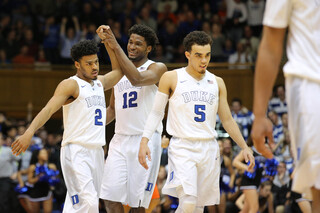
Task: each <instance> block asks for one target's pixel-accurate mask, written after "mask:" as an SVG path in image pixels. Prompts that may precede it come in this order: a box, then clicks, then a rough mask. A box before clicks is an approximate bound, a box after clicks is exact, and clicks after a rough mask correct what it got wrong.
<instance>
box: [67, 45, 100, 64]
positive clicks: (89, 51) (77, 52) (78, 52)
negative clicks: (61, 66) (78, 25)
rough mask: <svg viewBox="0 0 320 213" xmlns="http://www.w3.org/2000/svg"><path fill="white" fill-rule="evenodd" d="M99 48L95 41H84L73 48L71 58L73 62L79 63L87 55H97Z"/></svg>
mask: <svg viewBox="0 0 320 213" xmlns="http://www.w3.org/2000/svg"><path fill="white" fill-rule="evenodd" d="M98 51H99V48H98V46H97V44H96V43H95V42H94V41H93V40H84V41H80V42H79V43H77V44H75V45H73V46H72V48H71V58H72V60H73V61H78V62H79V60H80V59H81V58H82V57H83V56H87V55H94V54H97V53H98Z"/></svg>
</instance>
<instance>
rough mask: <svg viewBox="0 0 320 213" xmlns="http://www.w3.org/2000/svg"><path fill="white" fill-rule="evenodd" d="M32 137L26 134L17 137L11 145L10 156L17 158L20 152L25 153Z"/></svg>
mask: <svg viewBox="0 0 320 213" xmlns="http://www.w3.org/2000/svg"><path fill="white" fill-rule="evenodd" d="M31 138H32V135H31V136H30V135H28V134H27V133H25V134H23V135H21V136H20V137H18V138H17V139H16V140H15V141H14V142H13V143H12V145H11V148H12V150H11V151H12V154H14V155H16V156H18V155H20V153H21V152H25V151H26V150H27V149H28V147H29V146H30V144H31Z"/></svg>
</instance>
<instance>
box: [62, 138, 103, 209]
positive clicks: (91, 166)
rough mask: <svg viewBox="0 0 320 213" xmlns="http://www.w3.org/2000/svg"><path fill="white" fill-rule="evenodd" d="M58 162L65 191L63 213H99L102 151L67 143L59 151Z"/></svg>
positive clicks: (99, 148)
mask: <svg viewBox="0 0 320 213" xmlns="http://www.w3.org/2000/svg"><path fill="white" fill-rule="evenodd" d="M60 160H61V168H62V173H63V177H64V180H65V183H66V187H67V195H66V200H65V205H64V208H63V212H67V213H70V212H79V213H80V212H81V213H82V212H83V213H87V212H99V190H100V185H101V180H102V174H103V163H104V152H103V149H102V147H98V148H88V147H84V146H82V145H78V144H72V143H69V144H67V145H65V146H63V147H61V156H60Z"/></svg>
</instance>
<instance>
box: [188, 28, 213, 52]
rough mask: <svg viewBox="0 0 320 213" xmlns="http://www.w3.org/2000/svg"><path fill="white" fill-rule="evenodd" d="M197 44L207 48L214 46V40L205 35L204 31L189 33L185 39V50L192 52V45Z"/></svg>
mask: <svg viewBox="0 0 320 213" xmlns="http://www.w3.org/2000/svg"><path fill="white" fill-rule="evenodd" d="M194 44H197V45H200V46H205V45H207V44H210V46H211V45H212V39H211V37H210V36H209V35H208V34H207V33H205V32H204V31H193V32H191V33H189V34H188V35H187V36H186V37H185V38H184V39H183V46H184V49H185V50H186V51H188V52H190V51H191V47H192V45H194Z"/></svg>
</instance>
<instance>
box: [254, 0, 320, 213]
mask: <svg viewBox="0 0 320 213" xmlns="http://www.w3.org/2000/svg"><path fill="white" fill-rule="evenodd" d="M319 11H320V1H319V0H308V1H303V0H295V1H293V0H283V1H277V0H269V1H267V4H266V11H265V14H264V20H263V23H264V29H263V37H262V40H261V44H260V48H259V54H258V59H257V65H256V76H255V86H254V87H255V88H254V91H255V93H254V106H253V111H254V115H255V122H254V124H253V128H252V138H253V140H254V144H255V146H256V148H257V150H258V151H259V152H260V153H262V154H263V155H265V156H266V157H268V158H271V157H272V154H271V152H268V150H267V149H266V148H265V146H264V143H265V136H268V137H269V138H271V137H272V126H271V123H270V121H268V119H267V118H266V116H265V115H266V110H267V103H268V99H269V97H270V96H271V90H272V86H273V84H274V81H275V79H276V77H277V73H278V71H279V65H280V60H281V57H282V47H283V42H284V38H285V34H286V31H287V28H288V38H287V43H286V46H287V56H288V62H287V63H286V64H285V66H284V68H283V70H284V75H285V78H286V98H287V103H288V116H289V131H290V137H291V141H292V144H293V148H294V153H295V155H296V160H297V162H296V175H295V176H294V180H293V185H292V189H293V191H296V192H299V193H305V192H307V191H309V192H310V190H309V189H311V191H312V195H313V203H312V206H313V209H312V210H313V212H320V152H319V147H320V146H319V138H320V131H319V127H320V119H319V117H320V111H319V108H320V99H319V98H318V96H319V94H320V69H319V67H320V24H319V23H320V12H319ZM306 180H307V181H306ZM310 195H311V193H310Z"/></svg>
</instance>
